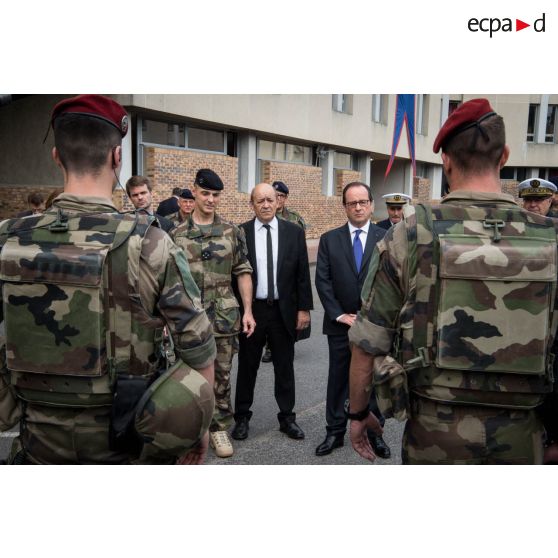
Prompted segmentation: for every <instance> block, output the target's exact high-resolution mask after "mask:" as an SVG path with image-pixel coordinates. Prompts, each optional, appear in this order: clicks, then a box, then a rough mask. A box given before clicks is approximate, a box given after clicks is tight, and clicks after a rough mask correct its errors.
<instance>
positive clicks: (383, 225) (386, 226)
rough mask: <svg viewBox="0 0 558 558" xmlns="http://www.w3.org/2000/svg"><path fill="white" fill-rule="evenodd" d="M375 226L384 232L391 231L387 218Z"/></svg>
mask: <svg viewBox="0 0 558 558" xmlns="http://www.w3.org/2000/svg"><path fill="white" fill-rule="evenodd" d="M376 226H377V227H380V228H382V229H384V230H386V231H389V229H391V227H392V224H391V221H390V220H389V217H388V218H387V219H384V220H383V221H378V222H377V223H376Z"/></svg>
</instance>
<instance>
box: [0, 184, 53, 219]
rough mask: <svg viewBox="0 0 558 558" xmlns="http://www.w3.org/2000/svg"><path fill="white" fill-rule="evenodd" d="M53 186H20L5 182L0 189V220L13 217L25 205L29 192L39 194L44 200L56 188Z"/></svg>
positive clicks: (22, 209) (23, 209) (24, 207)
mask: <svg viewBox="0 0 558 558" xmlns="http://www.w3.org/2000/svg"><path fill="white" fill-rule="evenodd" d="M57 189H58V187H53V186H21V185H20V184H17V185H13V184H6V185H5V186H3V187H2V188H1V189H0V220H2V219H9V218H11V217H15V216H16V215H17V214H18V213H19V212H20V211H25V210H26V209H28V207H27V196H28V195H29V194H33V193H37V194H41V195H42V196H43V198H44V200H45V201H46V200H47V198H48V197H49V196H50V194H51V192H53V191H54V190H57Z"/></svg>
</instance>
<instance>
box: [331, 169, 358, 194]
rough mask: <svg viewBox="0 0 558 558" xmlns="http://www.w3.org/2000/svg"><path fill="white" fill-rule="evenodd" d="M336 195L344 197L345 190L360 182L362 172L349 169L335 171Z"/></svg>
mask: <svg viewBox="0 0 558 558" xmlns="http://www.w3.org/2000/svg"><path fill="white" fill-rule="evenodd" d="M334 172H335V195H336V196H342V195H343V188H345V186H346V185H347V184H350V183H351V182H359V181H360V180H362V179H361V177H360V172H358V171H355V170H347V169H335V171H334Z"/></svg>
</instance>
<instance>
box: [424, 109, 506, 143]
mask: <svg viewBox="0 0 558 558" xmlns="http://www.w3.org/2000/svg"><path fill="white" fill-rule="evenodd" d="M495 114H496V113H495V112H494V110H493V109H492V107H491V106H490V103H489V102H488V101H487V100H486V99H471V100H470V101H467V102H466V103H463V104H462V105H460V106H459V107H457V108H456V109H455V110H454V111H453V112H452V113H451V114H450V115H449V116H448V119H447V120H446V121H445V122H444V125H443V126H442V127H441V128H440V131H439V132H438V135H437V136H436V139H435V140H434V148H433V149H434V153H438V151H440V147H442V146H443V145H444V144H445V143H446V142H447V141H448V140H449V139H451V138H453V137H454V136H456V135H457V134H460V133H461V132H464V131H465V130H468V129H469V128H472V127H473V126H477V125H478V124H480V122H482V121H483V120H484V119H485V118H488V117H489V116H493V115H495Z"/></svg>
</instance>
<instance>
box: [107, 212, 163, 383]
mask: <svg viewBox="0 0 558 558" xmlns="http://www.w3.org/2000/svg"><path fill="white" fill-rule="evenodd" d="M154 221H155V218H154V217H151V216H149V217H147V218H145V219H144V218H142V219H141V220H140V219H139V214H137V213H136V214H135V216H134V219H133V220H132V219H125V218H124V219H122V220H121V222H120V224H119V226H118V228H117V230H116V234H115V239H114V244H113V247H112V249H111V253H110V256H109V257H108V258H107V266H106V267H107V275H106V285H107V292H108V296H107V297H106V304H107V307H106V309H105V310H106V315H107V316H108V324H107V343H106V346H107V357H108V363H109V373H110V374H111V381H113V380H114V379H115V378H116V375H117V374H130V373H132V374H133V371H132V305H131V300H132V299H133V298H134V297H135V298H137V297H138V296H139V266H140V259H141V249H142V244H143V240H144V238H145V235H146V233H147V230H148V229H149V227H150V226H151V225H152V224H153V223H154Z"/></svg>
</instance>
